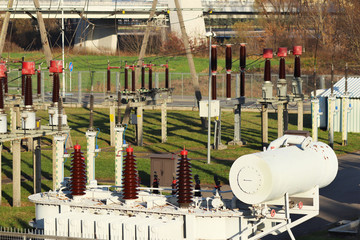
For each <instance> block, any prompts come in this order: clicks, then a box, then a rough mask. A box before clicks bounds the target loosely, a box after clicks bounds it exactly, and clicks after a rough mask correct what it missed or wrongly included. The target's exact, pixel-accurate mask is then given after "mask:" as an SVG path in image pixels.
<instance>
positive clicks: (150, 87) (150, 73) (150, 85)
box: [149, 66, 153, 90]
mask: <svg viewBox="0 0 360 240" xmlns="http://www.w3.org/2000/svg"><path fill="white" fill-rule="evenodd" d="M149 89H150V90H151V89H153V87H152V67H151V66H150V67H149Z"/></svg>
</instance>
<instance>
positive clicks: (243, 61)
mask: <svg viewBox="0 0 360 240" xmlns="http://www.w3.org/2000/svg"><path fill="white" fill-rule="evenodd" d="M245 66H246V47H245V45H241V46H240V68H241V69H244V68H245Z"/></svg>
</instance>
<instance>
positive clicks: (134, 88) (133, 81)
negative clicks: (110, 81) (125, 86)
mask: <svg viewBox="0 0 360 240" xmlns="http://www.w3.org/2000/svg"><path fill="white" fill-rule="evenodd" d="M135 72H136V71H135V68H133V70H132V72H131V90H132V91H133V92H135V90H136V82H135Z"/></svg>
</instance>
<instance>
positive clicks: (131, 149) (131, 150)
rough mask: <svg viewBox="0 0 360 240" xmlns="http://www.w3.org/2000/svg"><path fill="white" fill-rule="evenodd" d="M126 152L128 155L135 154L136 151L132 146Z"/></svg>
mask: <svg viewBox="0 0 360 240" xmlns="http://www.w3.org/2000/svg"><path fill="white" fill-rule="evenodd" d="M126 152H127V153H132V152H134V149H133V148H132V147H131V146H129V147H128V148H127V149H126Z"/></svg>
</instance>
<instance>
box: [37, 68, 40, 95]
mask: <svg viewBox="0 0 360 240" xmlns="http://www.w3.org/2000/svg"><path fill="white" fill-rule="evenodd" d="M37 94H38V95H39V96H40V95H41V71H37Z"/></svg>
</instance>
